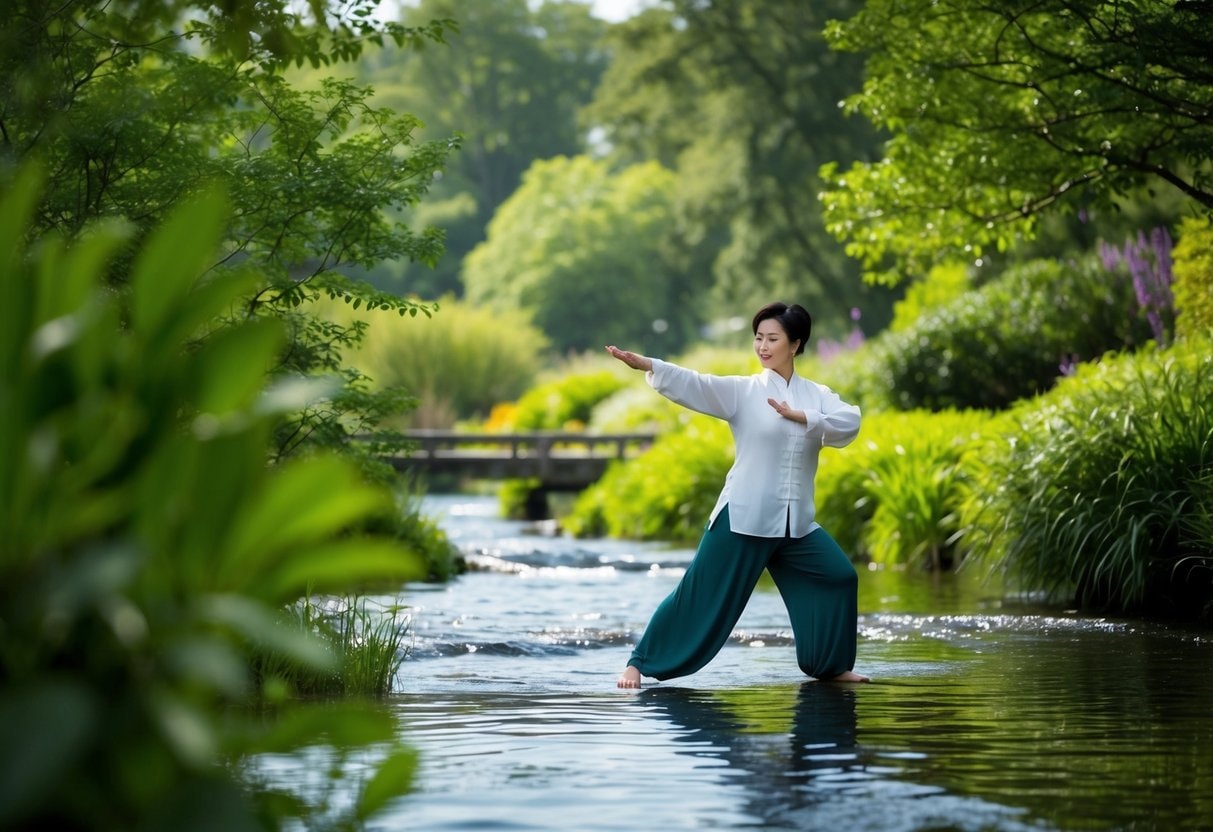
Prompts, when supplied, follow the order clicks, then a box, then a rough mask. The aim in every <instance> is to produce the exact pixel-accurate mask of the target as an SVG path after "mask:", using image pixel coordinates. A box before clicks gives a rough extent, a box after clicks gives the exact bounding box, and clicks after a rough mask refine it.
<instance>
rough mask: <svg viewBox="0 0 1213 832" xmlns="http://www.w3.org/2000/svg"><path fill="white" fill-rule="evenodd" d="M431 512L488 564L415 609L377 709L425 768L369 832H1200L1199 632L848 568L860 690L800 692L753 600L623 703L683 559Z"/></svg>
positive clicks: (767, 608) (1206, 643)
mask: <svg viewBox="0 0 1213 832" xmlns="http://www.w3.org/2000/svg"><path fill="white" fill-rule="evenodd" d="M426 506H427V509H428V510H429V511H430V512H431V513H433V514H434V515H435V516H437V517H438V518H439V520H440V522H441V523H442V525H443V526H444V528H445V529H446V530H447V531H448V533H449V534H450V536H451V537H452V538H453V540H454V541H455V542H456V543H457V544H458V545H459V546H460V547H461V548H462V549H463V551H464V552H465V554H466V555H467V557H468V559H469V561H470V562H471V564H472V565H473V566H474V567H475V569H476V571H473V572H470V573H468V574H466V575H463V576H461V577H459V578H458V579H456V580H453V581H452V582H450V583H449V584H447V585H441V586H437V585H436V586H416V587H410V588H409V590H408V592H407V595H406V601H407V602H408V603H409V604H411V605H412V606H413V608H414V609H413V616H414V617H413V645H412V652H411V654H410V657H409V658H408V660H407V661H406V662H405V663H404V665H403V667H402V671H401V674H400V678H399V680H398V685H397V690H398V691H399V692H398V693H397V694H395V695H394V696H393V697H392V698H391V700H390V707H391V708H392V709H393V710H394V711H395V712H396V713H397V714H398V716H399V719H400V724H401V726H402V732H403V736H404V738H405V739H406V740H407V742H408V743H409V744H411V745H412V746H413V747H414V748H416V749H418V750H419V751H420V754H421V761H422V762H421V768H420V770H419V774H418V777H417V781H416V786H415V789H414V791H413V793H412V794H410V795H408V796H406V797H404V798H402V799H400V800H399V801H397V802H395V803H393V804H391V806H390V808H389V809H388V811H386V812H385V813H384V814H383V815H381V816H378V817H377V818H376V820H375V821H374V822H373V823H372V824H371V828H374V829H418V830H488V829H497V830H546V829H551V830H616V829H630V830H653V829H781V830H782V829H788V830H793V829H794V830H810V829H819V828H822V829H826V828H828V829H840V830H843V829H845V830H1048V829H1083V830H1088V829H1090V830H1101V829H1117V830H1119V829H1159V830H1162V829H1166V830H1187V829H1210V828H1213V633H1210V632H1209V631H1207V630H1199V629H1191V628H1184V627H1179V626H1163V625H1159V624H1149V623H1142V622H1137V621H1128V620H1116V619H1110V618H1099V617H1091V616H1083V615H1078V614H1076V613H1074V612H1072V611H1066V610H1061V609H1049V608H1043V607H1033V606H1031V605H1028V604H1024V603H1012V602H1009V601H1007V600H1006V599H1004V598H1003V596H1002V594H1001V593H1000V592H998V591H997V590H996V589H992V588H990V587H988V586H983V585H982V584H981V583H980V581H979V580H978V578H977V577H976V576H966V575H965V574H964V573H963V572H962V574H961V575H959V576H957V575H943V576H931V575H923V574H913V573H898V572H889V571H883V572H868V571H861V574H860V605H859V608H860V620H859V629H860V632H859V660H858V663H857V667H856V669H857V670H860V671H861V672H864V673H867V674H869V675H871V676H872V677H873V682H872V683H871V684H866V685H834V684H823V683H816V682H811V681H806V680H805V678H804V677H803V676H802V675H801V674H800V672H799V670H798V669H797V667H796V662H795V658H794V655H793V647H792V640H791V637H790V633H789V630H788V622H787V619H786V613H785V611H784V609H783V606H782V603H781V601H780V598H779V595H778V593H777V592H776V591H775V589H774V587H773V585H771V584H769V583H764V584H761V585H760V586H759V589H758V590H757V591H756V592H755V595H754V597H753V599H752V600H751V602H750V605H749V607H748V608H747V610H746V612H745V615H744V616H743V617H742V619H741V621H740V622H739V624H738V627H737V629H736V630H735V632H734V634H733V638H732V640H731V641H730V643H729V644H728V645H727V646H726V647H725V648H724V650H723V651H722V652H721V653H720V655H719V656H718V657H717V658H716V659H715V660H714V661H713V662H712V663H711V664H709V665H708V666H707V667H706V668H705V669H704V670H702V671H700V672H699V673H697V674H695V675H694V676H690V677H686V678H684V679H679V680H675V681H671V682H665V683H662V684H659V685H653V686H651V687H646V688H645V689H643V690H641V691H621V690H617V689H616V688H615V686H614V682H615V677H616V675H617V673H618V671H619V670H620V669H621V668H622V666H623V665H624V663H625V662H626V659H627V656H628V652H629V649H630V645H631V644H632V643H633V642H634V640H635V639H636V638H638V637H639V634H640V632H641V630H642V629H643V627H644V625H645V623H646V621H647V619H648V616H649V614H650V613H651V612H652V611H653V609H654V608H655V607H656V605H657V604H658V602H659V601H660V600H661V599H662V598H663V597H664V596H665V595H666V594H667V593H668V592H669V591H670V590H671V589H672V588H673V586H674V585H675V583H676V582H677V581H678V578H679V577H680V575H681V573H682V569H683V568H684V567H685V565H686V563H687V562H688V561H689V560H690V558H691V556H692V554H693V553H692V551H691V550H689V549H684V548H679V549H672V548H670V547H668V546H662V545H657V544H647V543H634V542H624V541H599V540H594V541H577V540H571V539H567V538H562V537H559V536H556V535H551V534H543V533H542V531H543V530H542V529H541V528H539V529H537V528H535V527H533V526H527V525H526V524H523V523H517V522H510V521H504V520H500V519H498V518H497V517H496V511H497V507H496V502H495V501H494V500H493V499H491V498H484V497H463V496H431V497H428V498H427V503H426ZM316 768H317V766H316V761H315V760H307V759H304V758H296V759H294V760H287V761H278V763H277V764H276V767H275V776H276V777H278V778H280V779H284V780H286V781H291V780H292V778H294V780H295V781H296V782H297V783H299V784H300V786H301V787H303V785H304V784H305V783H306V782H307V778H308V773H309V772H314V771H315V770H316Z"/></svg>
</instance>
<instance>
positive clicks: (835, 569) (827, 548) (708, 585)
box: [606, 303, 868, 688]
mask: <svg viewBox="0 0 1213 832" xmlns="http://www.w3.org/2000/svg"><path fill="white" fill-rule="evenodd" d="M812 326H813V320H812V318H810V317H809V313H808V312H807V311H806V310H805V309H804V307H802V306H799V305H797V304H793V305H791V306H788V305H787V304H784V303H771V304H768V305H766V306H764V307H763V308H762V309H760V310H758V314H756V315H755V316H754V321H753V330H754V352H756V353H757V354H758V359H759V361H761V362H762V366H763V371H762V372H761V373H758V374H757V375H752V376H713V375H707V374H704V373H696V372H694V371H692V370H687V369H684V368H683V367H679V366H677V365H675V364H670V363H668V362H665V361H661V360H659V359H656V358H647V357H645V356H643V355H637V354H636V353H634V352H628V351H626V350H621V349H619V348H617V347H614V346H609V347H607V348H606V349H607V352H609V353H610V354H611V355H613V356H615V357H616V358H618V359H619V360H620V361H622V362H623V363H624V364H627V365H628V366H629V367H632V368H634V369H637V370H644V371H645V372H646V374H647V376H648V381H649V384H651V385H652V386H653V389H655V390H656V391H657V392H659V393H661V394H662V395H663V396H665V397H667V398H669V399H671V400H672V401H675V402H677V403H678V404H681V405H683V406H685V407H689V408H691V409H692V410H697V411H699V412H700V413H705V414H707V415H708V416H715V417H717V418H720V419H724V420H725V421H726V422H728V423H729V428H730V429H731V430H732V432H733V440H734V443H735V445H736V448H737V451H736V458H735V459H734V462H733V467H732V468H731V469H730V470H729V474H728V476H727V477H725V481H724V489H723V490H722V491H721V492H720V497H719V499H718V500H717V501H716V507H715V508H714V509H712V514H711V516H710V517H709V519H708V524H707V528H706V530H705V531H704V533H703V537H702V538H701V539H700V541H699V548H698V550H697V551H696V552H695V558H694V560H692V562H691V565H690V566H689V567H688V568H687V571H686V574H685V575H683V577H682V580H681V581H679V583H678V587H677V588H676V589H675V590H674V591H673V592H672V593H670V595H669V596H668V597H667V598H666V599H665V600H664V601H662V602H661V604H660V606H658V607H657V611H656V612H655V613H653V618H652V620H650V621H649V626H648V628H647V629H645V631H644V636H643V637H642V638H641V639H640V642H639V643H638V644H637V645H636V648H635V649H634V650H633V651H632V657H631V658H630V659H629V660H628V666H627V668H626V669H625V670H624V671H623V674H622V675H621V676H620V677H619V687H621V688H638V687H640V679H641V676H652V677H654V678H657V679H672V678H674V677H676V676H686V675H689V674H691V673H694V672H695V671H697V670H699V669H700V668H701V667H703V666H704V665H706V664H707V663H708V662H709V661H711V660H712V658H713V657H714V656H715V655H716V654H717V653H718V652H719V651H720V648H721V647H723V646H724V643H725V640H726V639H728V637H729V634H730V633H731V632H732V631H733V626H734V625H735V624H736V623H737V619H738V618H740V617H741V613H742V611H743V610H744V609H745V605H746V602H747V601H748V600H749V598H750V594H751V593H752V592H753V591H754V586H755V585H756V584H757V583H758V578H759V577H760V576H761V575H762V570H763V569H766V570H768V571H769V572H770V573H771V577H772V578H774V579H775V585H776V586H777V587H778V588H779V594H780V595H782V596H783V601H784V604H785V605H786V606H787V608H788V615H789V617H790V618H791V619H792V635H793V636H794V637H795V639H796V661H797V663H798V664H799V665H800V669H801V670H803V671H804V672H805V673H807V674H808V675H809V676H812V677H814V678H817V679H827V680H831V681H838V682H866V681H868V677H866V676H861V675H860V674H858V673H855V672H854V670H853V668H854V667H855V639H856V631H857V617H858V612H857V601H856V594H857V589H858V576H857V575H856V574H855V567H853V566H852V565H851V562H850V560H848V559H847V556H846V555H845V554H844V553H843V551H842V549H840V548H839V547H838V544H837V543H835V542H834V538H832V537H830V535H829V534H828V533H827V532H826V530H825V529H823V528H822V527H821V526H819V525H818V524H817V523H816V521H815V520H814V514H815V509H814V506H813V479H814V477H815V475H816V473H817V457H818V454H820V452H821V448H822V446H823V445H830V446H833V447H835V448H841V447H842V446H844V445H846V444H848V443H849V442H850V441H851V440H852V439H854V438H855V436H856V434H858V433H859V408H858V407H855V406H853V405H849V404H847V403H846V402H844V401H842V400H841V399H840V398H838V396H837V395H836V394H835V393H834V392H833V391H832V390H830V389H829V388H828V387H824V386H822V385H820V384H816V383H814V382H811V381H808V380H807V379H804V378H801V377H800V376H797V375H796V374H795V368H794V366H793V361H794V359H795V357H796V356H797V355H800V354H801V353H803V352H804V347H805V344H806V343H807V342H808V340H809V332H810V330H811V329H812Z"/></svg>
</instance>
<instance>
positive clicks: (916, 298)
mask: <svg viewBox="0 0 1213 832" xmlns="http://www.w3.org/2000/svg"><path fill="white" fill-rule="evenodd" d="M969 289H970V281H969V268H968V266H966V265H965V264H963V263H947V264H941V265H938V266H936V267H935V268H933V269H931V271H930V272H929V273H928V274H927V276H926V278H925V279H923V280H919V281H917V282H915V283H911V284H910V285H909V286H908V287H907V288H906V293H905V297H903V298H902V299H901V300H899V301H897V302H896V303H894V304H893V321H892V322H891V323H890V324H889V329H890V330H892V331H893V332H904V331H905V330H907V329H909V328H910V327H912V326H913V325H914V324H916V323H917V322H918V321H919V320H921V319H922V318H924V317H926V316H927V315H929V314H930V313H931V312H933V311H934V310H936V309H938V308H939V307H941V306H946V305H947V304H949V303H953V302H955V301H956V300H958V299H959V298H960V297H962V296H963V295H964V294H965V293H966V292H968V291H969Z"/></svg>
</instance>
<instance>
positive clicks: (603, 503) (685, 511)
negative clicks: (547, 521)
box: [562, 415, 733, 542]
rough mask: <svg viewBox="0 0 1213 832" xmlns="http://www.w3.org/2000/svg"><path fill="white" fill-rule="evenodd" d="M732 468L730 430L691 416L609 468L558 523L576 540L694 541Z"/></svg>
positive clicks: (725, 426)
mask: <svg viewBox="0 0 1213 832" xmlns="http://www.w3.org/2000/svg"><path fill="white" fill-rule="evenodd" d="M732 464H733V437H732V435H731V434H730V433H729V426H728V425H727V424H725V423H724V422H722V421H720V420H718V419H712V418H710V417H707V416H698V415H697V416H694V417H693V418H692V419H691V420H690V422H689V423H688V424H687V426H686V428H684V429H683V430H680V431H677V432H675V433H667V434H664V435H662V436H661V437H659V438H658V439H657V441H656V442H654V443H653V445H652V447H651V448H649V449H648V450H647V451H645V452H644V453H643V454H641V455H640V456H638V457H636V458H635V459H632V460H628V461H627V462H622V463H615V464H614V465H612V466H611V467H610V468H609V469H608V470H607V473H606V475H605V476H603V478H602V479H601V480H599V481H598V482H597V483H595V484H594V485H592V486H590V487H589V488H588V489H586V490H585V491H583V492H582V493H581V495H580V496H579V497H578V499H577V501H576V502H575V503H574V504H573V508H572V510H571V511H570V512H569V514H568V515H567V516H566V517H564V518H562V522H563V524H564V527H565V529H566V530H568V531H569V532H570V533H571V534H573V535H574V536H577V537H601V536H610V537H626V538H633V539H641V540H677V541H688V542H689V541H694V540H697V539H698V538H699V536H700V534H702V532H703V527H704V524H705V523H706V522H707V519H708V515H709V514H710V513H711V511H712V507H713V506H714V505H715V504H716V498H717V496H718V495H719V493H720V489H721V487H723V485H724V477H725V474H727V473H728V470H729V467H730V466H731V465H732Z"/></svg>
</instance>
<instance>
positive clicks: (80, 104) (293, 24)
mask: <svg viewBox="0 0 1213 832" xmlns="http://www.w3.org/2000/svg"><path fill="white" fill-rule="evenodd" d="M375 5H376V4H375V3H374V2H372V0H351V2H348V3H344V4H342V6H341V7H340V9H341V11H340V14H339V15H338V14H336V13H334V12H330V11H329V9H328V7H327V6H326V5H325V4H323V3H319V2H314V3H311V4H310V5H309V6H308V7H307V8H308V9H310V10H311V12H312V14H314V15H315V16H316V18H317V19H308V18H307V17H306V13H300V12H297V11H295V9H296V8H297V7H296V5H295V4H293V3H291V2H289V0H270V2H256V3H253V2H245V0H230V2H225V3H221V4H214V3H210V2H200V0H195V2H187V1H186V0H181V1H180V2H174V3H167V4H166V3H161V2H152V1H151V0H69V2H64V3H58V4H54V5H51V6H48V5H47V4H45V3H41V2H38V1H37V0H15V1H14V2H12V3H10V4H9V5H8V7H7V8H8V14H7V15H6V17H5V18H4V20H3V21H2V22H0V47H2V48H0V93H2V95H0V177H3V178H8V177H10V176H11V172H12V171H13V170H14V169H16V168H17V166H18V165H20V164H21V163H23V162H26V161H29V160H37V161H38V162H39V163H40V164H41V165H42V167H43V168H44V169H45V170H46V172H47V188H46V189H45V195H44V198H43V199H42V201H41V203H40V205H39V207H38V210H37V212H36V215H35V219H34V222H33V227H32V228H31V232H30V233H31V235H33V236H37V235H40V234H43V233H46V232H50V231H54V232H57V233H60V234H64V235H66V236H69V237H71V236H74V235H77V234H79V233H80V232H81V230H82V229H84V228H86V226H88V225H89V224H90V223H92V222H94V221H97V220H102V219H105V220H110V221H118V222H123V223H128V224H133V225H134V226H135V230H136V232H137V233H136V235H135V238H134V239H136V240H137V239H138V235H139V233H142V232H143V231H145V230H146V229H148V228H150V227H151V226H152V225H153V224H154V223H155V222H156V221H157V220H158V219H159V218H160V217H162V216H163V215H164V214H165V213H166V212H167V211H169V210H170V209H171V208H172V207H173V206H174V205H176V204H177V203H179V202H181V201H182V200H183V199H185V198H186V197H188V196H189V195H190V194H192V193H194V192H196V191H198V190H199V189H200V188H202V187H204V186H208V185H219V186H221V187H223V188H224V190H225V191H226V192H227V193H229V194H231V199H232V202H233V218H232V220H231V222H230V223H229V224H228V225H227V228H226V229H225V234H224V251H223V252H222V253H221V255H220V257H219V258H218V259H217V261H216V263H215V266H216V267H225V266H230V265H235V264H243V265H250V264H251V265H254V266H256V268H257V271H258V273H259V274H260V275H262V278H263V281H264V282H263V284H262V285H261V286H260V287H258V289H257V290H256V291H255V292H254V293H253V294H252V296H251V297H250V299H249V302H248V306H247V309H246V310H245V312H246V313H247V314H252V315H271V316H275V317H279V318H282V319H284V320H286V321H287V322H288V325H289V331H290V332H291V334H292V338H291V343H290V345H289V347H288V348H287V349H285V350H284V351H283V354H282V362H281V367H280V368H279V369H280V370H281V371H284V372H297V373H311V372H317V371H325V372H346V374H347V378H348V380H349V384H348V385H347V387H346V389H345V390H344V392H343V393H341V394H340V395H338V396H337V397H335V399H334V401H333V402H332V404H333V407H332V408H331V409H328V410H317V411H310V412H307V413H303V414H300V415H299V416H298V418H297V420H295V421H294V422H293V423H289V424H285V425H284V426H283V430H282V441H281V451H283V452H289V451H290V450H292V449H293V448H295V447H298V446H299V445H300V444H301V443H302V442H305V441H308V440H309V439H319V440H322V441H326V442H329V443H330V444H334V445H340V444H341V443H340V441H339V440H340V438H341V437H342V436H343V435H344V434H345V432H346V431H347V429H348V428H351V427H352V428H353V429H360V428H361V427H364V426H366V423H367V421H368V420H371V419H373V418H374V417H375V416H376V415H377V413H378V411H380V410H382V409H384V408H388V409H391V408H395V407H398V406H400V405H401V404H402V403H403V398H401V397H399V396H395V397H392V396H384V397H380V398H379V399H375V398H373V397H368V396H367V395H366V393H365V391H364V390H362V389H360V385H359V378H358V376H357V374H351V373H349V372H348V371H347V370H345V369H344V368H343V366H342V362H341V350H342V348H343V347H347V346H349V345H351V344H352V343H354V342H355V341H357V339H358V338H359V337H360V334H361V331H362V325H360V324H355V325H351V326H346V327H342V326H335V325H331V324H324V323H320V322H317V321H315V320H314V319H312V318H311V317H310V316H308V315H306V314H303V310H301V309H300V307H301V306H303V307H304V309H306V306H305V304H306V302H307V301H309V300H313V299H315V298H317V297H319V296H321V295H322V294H328V295H331V296H336V297H342V298H344V299H346V300H347V301H349V302H351V303H354V304H362V303H366V304H368V305H372V306H376V307H387V308H392V309H396V310H399V311H400V312H402V313H403V312H412V313H414V314H416V313H417V311H418V310H419V307H418V305H417V304H416V303H413V302H411V301H408V300H405V299H402V298H399V297H396V296H392V295H387V294H385V293H381V292H376V291H373V290H372V289H371V288H370V287H369V286H364V285H359V284H357V283H355V282H354V281H351V280H350V279H348V278H347V277H346V276H345V274H343V270H344V269H349V268H351V267H356V266H361V267H369V266H370V265H373V264H374V263H377V262H379V261H380V260H382V259H384V258H393V257H398V258H409V259H414V260H420V261H424V262H433V261H435V260H436V259H437V257H438V256H439V254H440V253H441V251H442V235H441V232H439V231H437V230H436V229H425V230H422V231H414V230H413V229H411V228H410V227H409V226H407V225H406V224H404V223H403V222H401V221H399V220H398V219H393V218H392V216H391V215H389V213H388V210H389V209H393V210H395V211H399V210H400V209H402V208H404V207H406V206H411V205H415V204H416V203H417V202H418V201H419V200H420V199H421V198H422V196H423V195H424V194H425V193H426V191H427V190H428V188H429V187H430V185H431V183H432V182H433V180H434V176H435V174H436V172H437V171H439V170H440V169H441V167H442V165H443V164H444V163H445V160H446V158H447V155H448V154H449V153H450V152H451V151H452V150H453V149H454V148H455V147H456V146H457V142H456V141H455V140H453V139H450V138H447V139H439V140H434V141H428V142H423V141H419V140H418V138H417V137H416V130H417V128H418V121H417V119H416V118H414V117H412V116H409V115H407V114H399V113H395V112H392V111H390V110H387V109H385V108H382V107H378V106H375V104H374V103H373V102H372V101H371V99H370V91H369V90H368V89H365V88H362V87H359V86H357V85H355V84H353V83H350V82H348V81H338V80H326V81H324V82H323V83H320V84H319V85H317V86H316V87H315V88H312V89H299V88H296V87H294V86H292V85H290V84H289V83H287V82H286V81H285V80H284V78H283V74H282V72H283V69H284V67H285V66H286V64H287V63H289V62H290V61H296V62H310V63H313V64H316V65H327V64H330V63H332V62H334V61H340V60H348V59H350V58H353V57H355V56H357V55H358V54H359V53H360V52H361V50H362V49H363V48H364V47H365V46H366V45H367V44H371V43H382V42H384V41H385V40H388V39H390V40H393V41H395V42H398V43H401V44H404V43H409V44H412V45H414V46H415V45H416V44H417V43H419V42H423V41H431V42H432V41H440V40H441V39H442V38H443V37H444V35H445V33H446V31H448V29H449V28H450V26H451V25H452V24H451V22H450V21H435V22H433V23H429V24H426V25H423V26H417V27H412V28H409V27H405V26H403V25H400V24H379V23H376V22H374V20H373V18H372V17H371V11H372V10H373V9H374V7H375ZM127 266H129V263H127V262H126V261H124V260H123V258H121V257H119V258H117V259H116V260H115V262H114V263H113V265H112V267H111V270H110V279H111V281H112V282H113V284H114V286H117V287H121V286H123V285H124V284H125V283H126V280H127V273H126V269H127ZM347 416H348V417H350V418H346V417H347Z"/></svg>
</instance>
